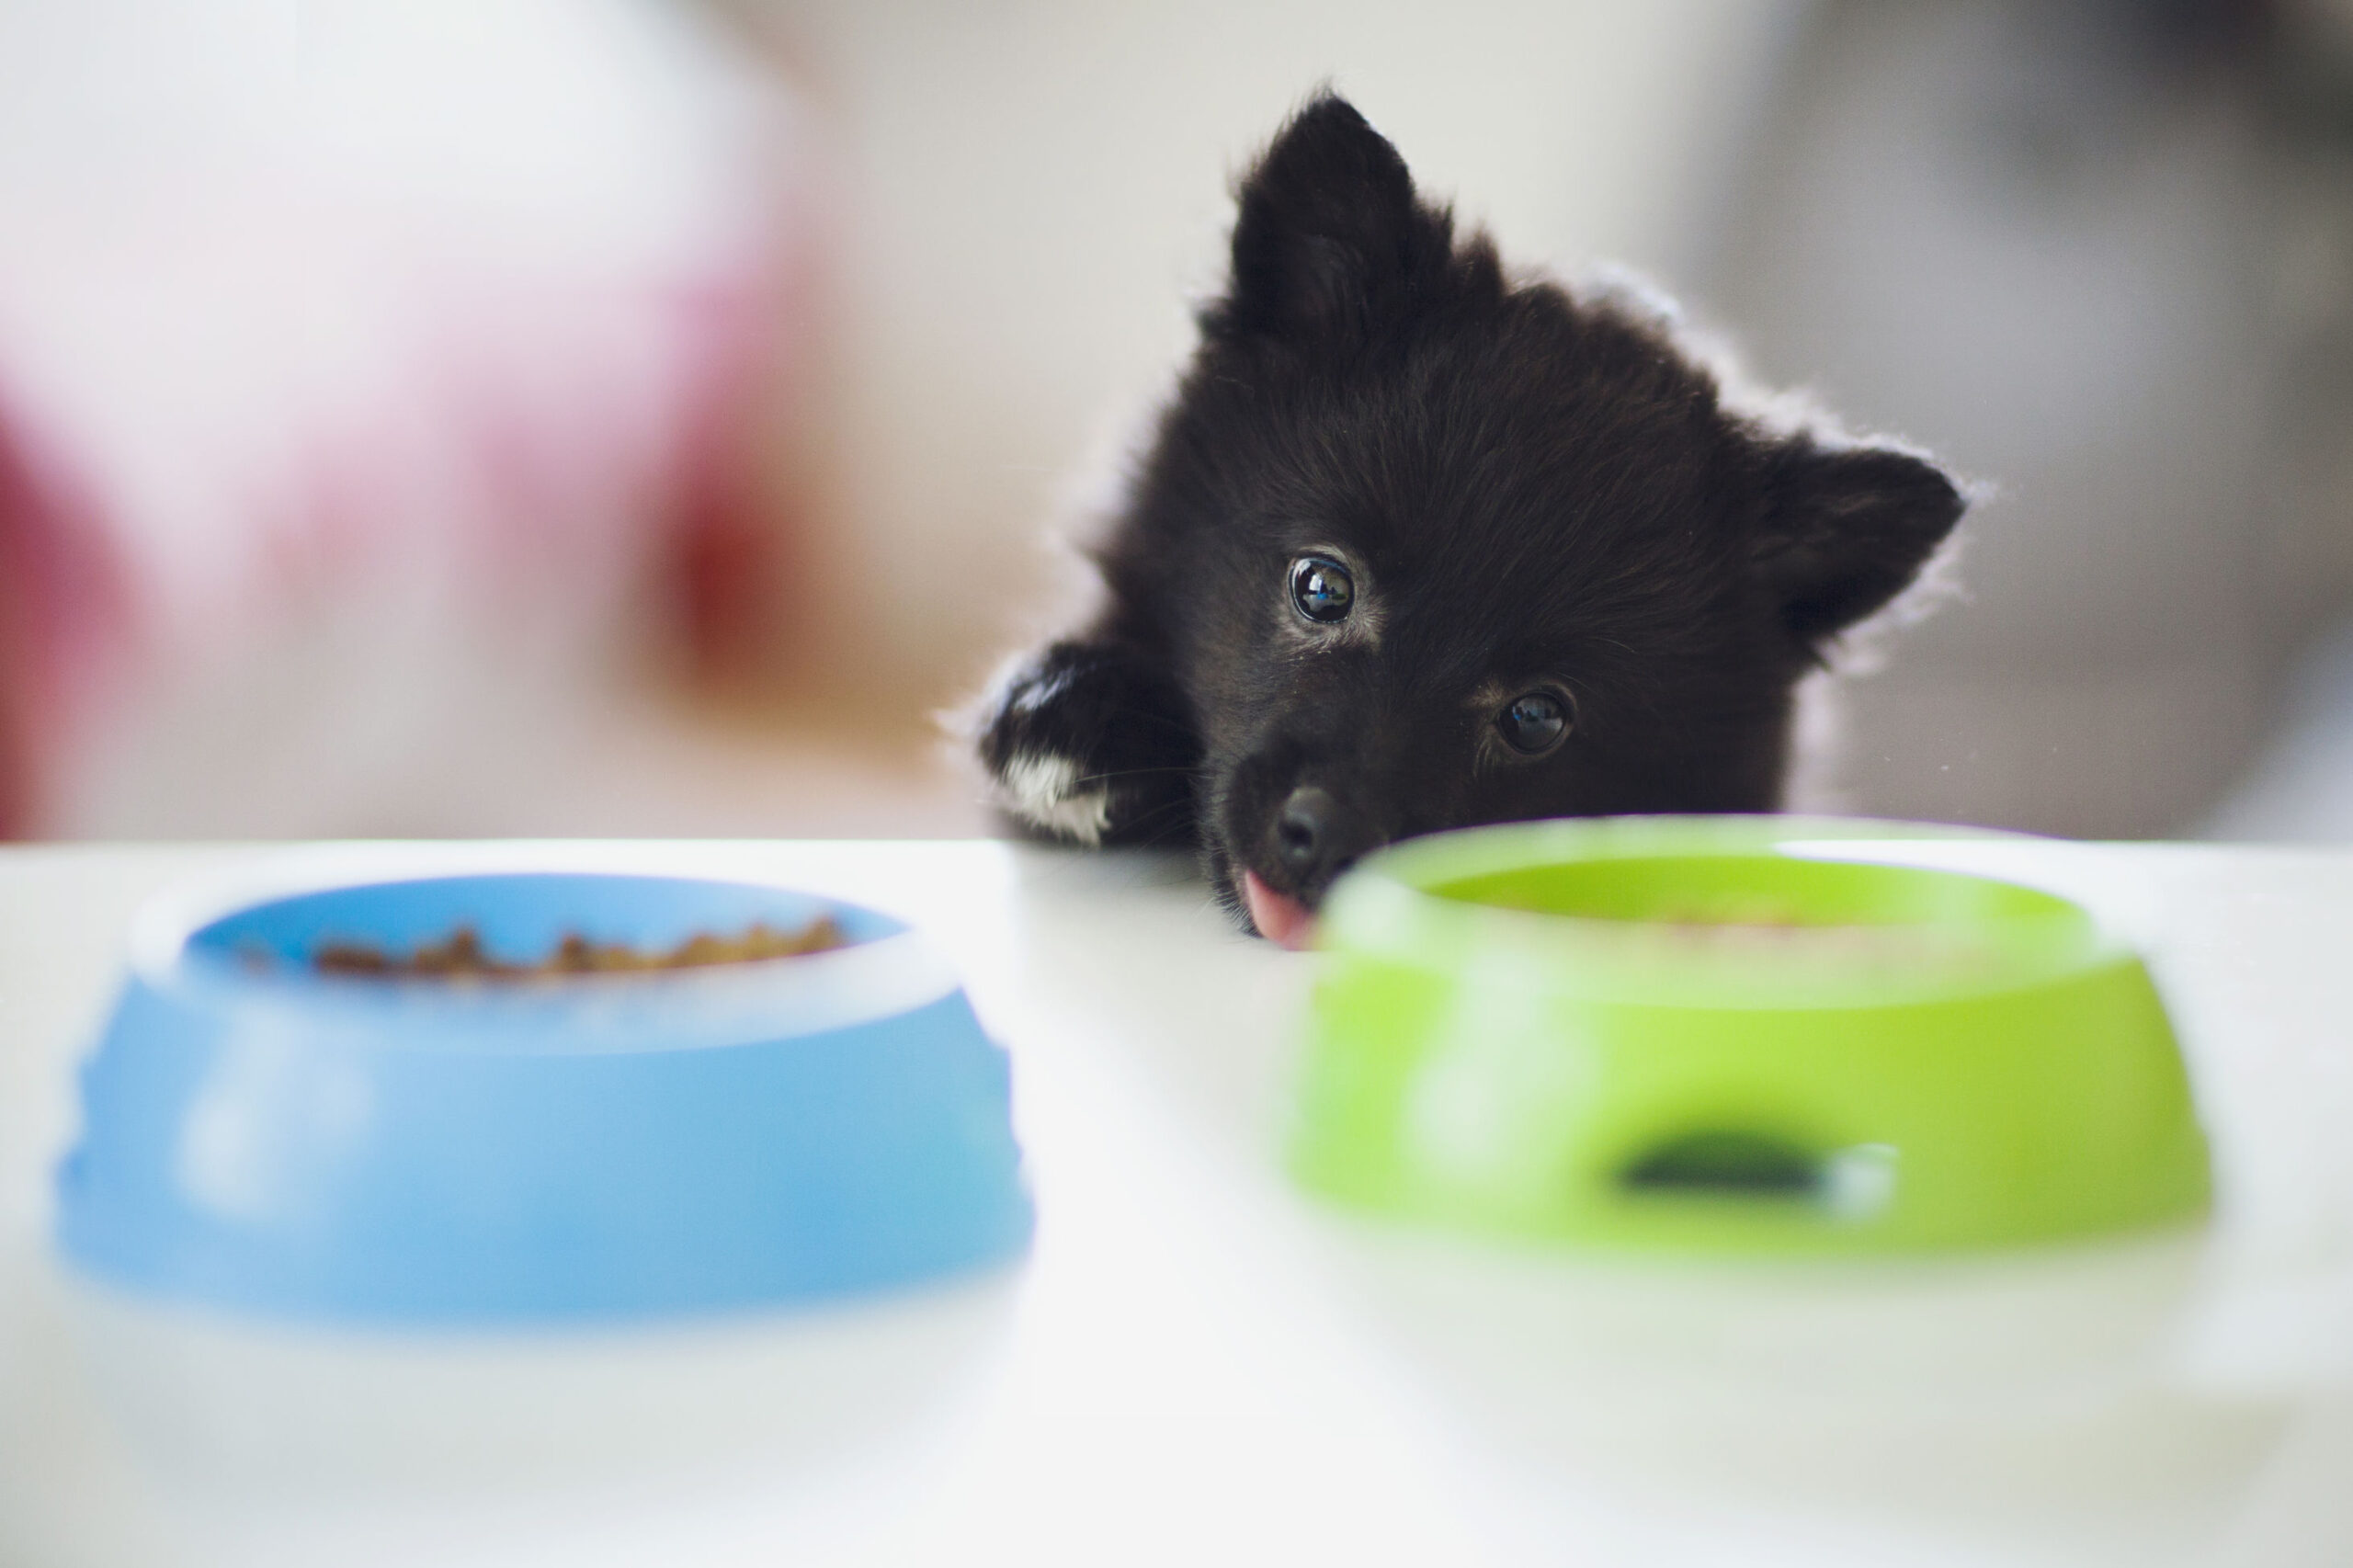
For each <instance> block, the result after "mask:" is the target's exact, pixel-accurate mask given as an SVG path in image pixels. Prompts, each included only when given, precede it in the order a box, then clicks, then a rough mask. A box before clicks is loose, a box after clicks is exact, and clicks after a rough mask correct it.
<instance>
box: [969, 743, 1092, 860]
mask: <svg viewBox="0 0 2353 1568" xmlns="http://www.w3.org/2000/svg"><path fill="white" fill-rule="evenodd" d="M997 786H998V790H999V793H1000V799H1001V801H1002V803H1003V805H1004V806H1005V809H1006V810H1007V811H1009V812H1012V813H1013V814H1014V815H1016V816H1017V817H1019V818H1020V819H1021V820H1022V821H1023V822H1026V823H1028V824H1029V825H1030V826H1031V827H1035V828H1039V829H1041V830H1043V831H1045V832H1047V833H1051V834H1052V835H1054V836H1055V837H1057V838H1067V839H1069V840H1071V841H1072V842H1073V843H1074V844H1084V845H1086V846H1087V847H1088V848H1090V849H1091V848H1093V847H1095V846H1097V845H1099V844H1101V843H1102V842H1103V835H1104V834H1106V833H1107V832H1108V831H1109V830H1110V826H1111V787H1110V785H1109V784H1108V783H1106V782H1104V781H1103V780H1101V779H1099V778H1089V777H1088V776H1087V775H1086V773H1085V772H1084V771H1083V770H1082V769H1081V768H1080V767H1079V764H1078V763H1077V762H1076V761H1074V760H1073V759H1072V758H1070V757H1067V756H1058V755H1057V754H1055V753H1053V752H1043V751H1022V750H1018V749H1017V750H1015V751H1014V752H1013V754H1012V755H1011V756H1009V757H1008V758H1007V759H1006V764H1005V766H1004V767H1002V768H1000V769H998V770H997Z"/></svg>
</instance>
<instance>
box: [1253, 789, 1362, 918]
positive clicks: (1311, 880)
mask: <svg viewBox="0 0 2353 1568" xmlns="http://www.w3.org/2000/svg"><path fill="white" fill-rule="evenodd" d="M1273 833H1274V849H1275V858H1276V859H1277V860H1279V862H1280V863H1281V865H1282V868H1283V869H1284V870H1285V871H1287V872H1288V873H1290V882H1291V885H1292V886H1293V887H1295V888H1297V889H1298V890H1299V891H1300V892H1302V893H1303V894H1305V895H1307V896H1308V897H1310V898H1316V897H1320V896H1321V895H1322V893H1323V892H1324V889H1325V888H1326V887H1329V886H1330V885H1331V883H1332V880H1333V879H1334V878H1335V877H1337V876H1338V875H1339V874H1340V873H1341V872H1342V871H1345V870H1347V869H1348V868H1349V867H1350V866H1352V865H1354V864H1355V863H1356V862H1357V861H1358V859H1359V858H1362V857H1363V856H1364V854H1365V853H1366V852H1367V851H1368V850H1371V849H1374V848H1377V847H1379V846H1380V845H1381V842H1382V840H1383V835H1382V834H1381V831H1380V830H1379V828H1378V827H1376V826H1375V825H1374V824H1373V823H1372V822H1371V820H1370V818H1369V817H1367V816H1366V815H1365V814H1364V813H1363V812H1358V811H1356V810H1354V809H1352V808H1351V807H1350V806H1349V805H1348V804H1347V802H1346V801H1342V800H1340V799H1339V798H1338V797H1337V796H1336V795H1334V794H1333V793H1332V792H1331V791H1330V790H1325V789H1324V788H1322V787H1321V786H1320V785H1314V784H1302V785H1301V786H1300V787H1299V788H1298V789H1296V790H1292V791H1291V792H1290V795H1289V796H1288V797H1286V798H1285V800H1284V801H1283V804H1282V810H1280V811H1279V812H1276V813H1275V822H1274V829H1273Z"/></svg>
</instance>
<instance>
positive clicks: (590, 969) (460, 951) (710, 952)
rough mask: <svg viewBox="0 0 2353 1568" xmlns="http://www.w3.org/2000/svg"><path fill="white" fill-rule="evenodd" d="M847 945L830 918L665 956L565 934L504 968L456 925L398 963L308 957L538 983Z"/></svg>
mask: <svg viewBox="0 0 2353 1568" xmlns="http://www.w3.org/2000/svg"><path fill="white" fill-rule="evenodd" d="M847 946H849V938H848V937H846V936H844V935H843V933H842V928H841V926H840V925H839V923H838V922H836V921H835V919H834V917H833V916H832V915H818V916H817V917H816V918H815V919H813V920H812V921H810V922H809V923H808V924H807V925H805V926H798V927H796V928H794V929H791V930H786V931H779V930H778V929H777V928H776V927H774V926H770V925H768V924H767V922H766V921H755V922H753V924H752V926H751V927H750V928H749V929H748V930H745V931H744V932H743V933H741V934H740V935H737V936H733V937H723V936H719V935H715V934H713V933H711V932H709V931H698V932H696V933H695V934H694V935H692V936H690V937H688V938H687V939H686V940H685V941H683V942H681V943H679V944H678V945H677V946H676V947H675V948H672V949H669V950H668V951H666V952H653V953H649V952H642V951H640V950H639V949H635V948H632V947H631V946H629V945H628V944H627V943H625V942H613V943H606V944H601V945H600V944H598V943H596V942H592V941H590V940H589V939H588V937H587V936H586V935H585V933H582V932H579V931H567V932H565V933H564V934H563V938H562V939H561V940H560V941H558V942H557V943H556V947H555V950H554V951H553V952H551V953H550V954H549V955H548V956H547V957H546V958H544V959H541V960H540V961H538V962H537V963H506V962H502V961H500V960H497V959H494V958H493V957H491V956H490V954H489V953H488V952H487V951H486V950H485V949H483V945H482V933H481V932H480V931H479V930H477V929H476V928H475V927H473V926H459V927H458V928H457V929H455V930H453V931H451V932H450V933H449V936H448V937H446V938H444V939H443V940H441V941H439V942H427V943H425V944H424V945H422V946H420V947H418V948H417V949H415V950H414V951H413V952H411V953H409V954H408V955H407V956H406V957H399V956H395V955H393V954H392V953H388V952H386V951H384V950H383V949H381V948H374V947H369V946H368V945H367V944H365V943H360V942H330V943H326V944H324V945H323V946H321V947H320V948H318V949H316V950H314V951H313V953H312V955H311V967H312V968H313V969H314V970H316V971H319V972H320V973H322V974H339V975H352V976H359V977H362V978H367V979H384V980H401V979H418V980H455V981H476V980H545V979H551V978H555V977H559V976H563V975H577V974H642V973H647V972H651V971H666V970H682V969H709V968H711V967H713V966H715V965H719V964H730V963H756V962H760V961H762V960H768V959H782V958H800V957H802V956H804V955H806V954H809V953H822V952H829V951H831V950H832V949H835V948H846V947H847Z"/></svg>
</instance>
